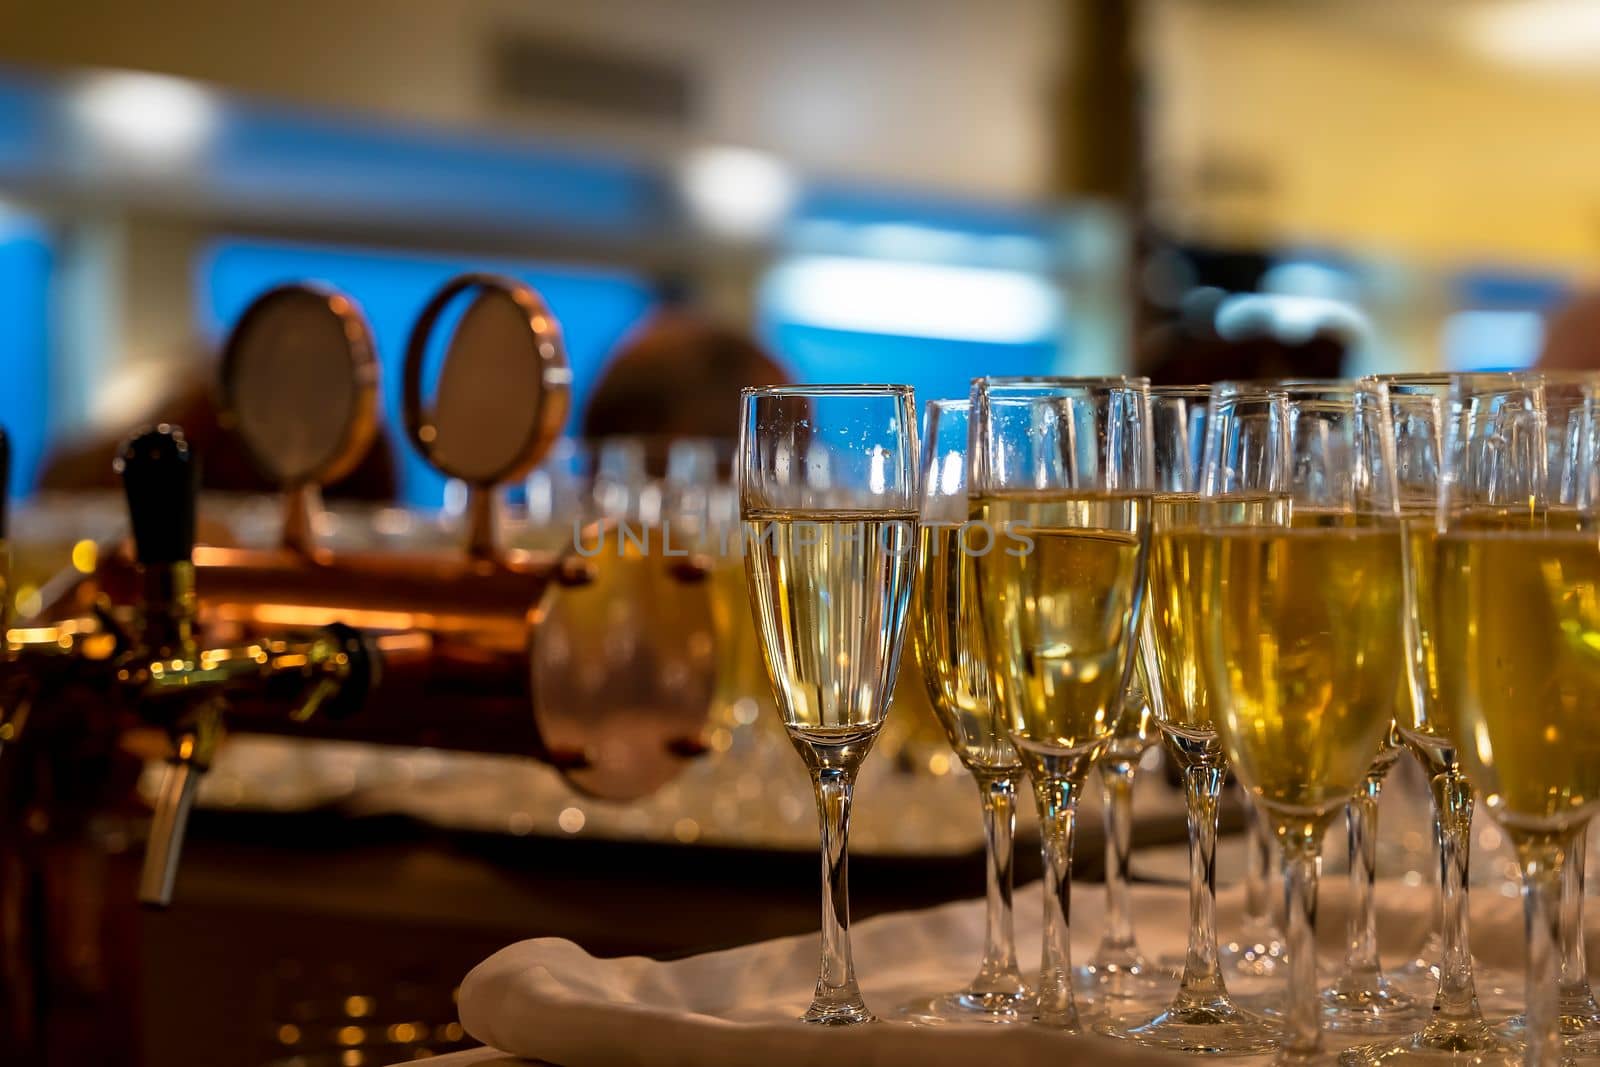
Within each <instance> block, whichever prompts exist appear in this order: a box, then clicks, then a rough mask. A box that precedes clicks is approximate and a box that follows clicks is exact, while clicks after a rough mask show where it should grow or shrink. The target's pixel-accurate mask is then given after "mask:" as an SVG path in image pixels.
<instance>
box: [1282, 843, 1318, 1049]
mask: <svg viewBox="0 0 1600 1067" xmlns="http://www.w3.org/2000/svg"><path fill="white" fill-rule="evenodd" d="M1321 838H1322V834H1321V833H1320V832H1316V831H1314V830H1313V829H1312V828H1310V827H1308V828H1306V830H1305V832H1304V833H1292V834H1289V835H1286V836H1285V837H1284V849H1283V851H1284V875H1285V877H1284V906H1285V910H1286V911H1287V913H1288V917H1289V929H1288V940H1289V1001H1288V1005H1287V1007H1286V1009H1285V1013H1284V1014H1285V1023H1286V1026H1287V1031H1286V1033H1285V1034H1284V1044H1283V1048H1284V1051H1285V1052H1287V1053H1290V1054H1291V1055H1310V1054H1313V1053H1315V1052H1317V1051H1318V1050H1319V1049H1320V1048H1321V1046H1322V1026H1321V1004H1322V999H1321V996H1320V995H1319V993H1318V991H1317V879H1318V877H1319V876H1320V875H1321V873H1322V841H1321Z"/></svg>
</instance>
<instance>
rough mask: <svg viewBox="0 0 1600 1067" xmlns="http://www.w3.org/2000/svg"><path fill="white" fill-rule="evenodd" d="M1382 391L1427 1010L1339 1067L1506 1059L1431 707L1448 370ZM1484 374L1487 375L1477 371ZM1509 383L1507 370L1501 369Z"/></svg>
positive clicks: (1437, 719)
mask: <svg viewBox="0 0 1600 1067" xmlns="http://www.w3.org/2000/svg"><path fill="white" fill-rule="evenodd" d="M1378 380H1380V381H1382V382H1383V383H1384V385H1385V386H1386V388H1387V390H1388V395H1389V411H1390V422H1391V425H1392V427H1393V430H1394V442H1395V482H1396V487H1397V495H1398V498H1399V503H1400V514H1401V525H1402V527H1403V528H1404V531H1405V548H1406V586H1405V593H1406V626H1405V638H1406V662H1407V668H1408V669H1407V671H1406V677H1407V681H1408V684H1409V689H1410V699H1409V701H1407V702H1406V703H1404V704H1403V705H1402V707H1401V709H1400V712H1399V713H1398V714H1397V716H1396V718H1397V723H1398V725H1399V730H1400V735H1401V739H1402V740H1403V742H1404V743H1405V746H1406V748H1407V749H1409V750H1410V752H1411V754H1412V755H1413V756H1415V757H1416V759H1417V761H1418V762H1419V763H1420V764H1421V765H1422V767H1423V770H1424V771H1425V772H1426V773H1427V775H1428V779H1429V784H1430V787H1431V792H1432V794H1433V804H1434V834H1435V838H1436V840H1437V844H1438V848H1439V907H1440V922H1439V930H1438V934H1439V944H1440V950H1439V955H1438V958H1439V978H1438V990H1437V992H1436V993H1435V995H1434V1000H1433V1011H1432V1013H1431V1015H1430V1017H1429V1019H1428V1022H1427V1023H1426V1025H1424V1026H1423V1027H1422V1028H1421V1029H1420V1030H1418V1031H1416V1032H1415V1033H1412V1034H1410V1035H1408V1036H1406V1037H1403V1038H1400V1039H1399V1040H1397V1041H1392V1042H1386V1043H1377V1044H1371V1045H1365V1046H1358V1047H1356V1048H1352V1049H1347V1050H1345V1051H1344V1052H1343V1053H1342V1054H1341V1055H1340V1062H1341V1063H1342V1064H1344V1065H1345V1067H1369V1065H1378V1064H1389V1063H1395V1062H1429V1063H1452V1062H1458V1063H1467V1062H1471V1063H1473V1064H1475V1065H1480V1067H1481V1065H1486V1064H1507V1063H1510V1062H1512V1061H1514V1060H1515V1059H1516V1055H1515V1052H1514V1050H1512V1049H1511V1048H1510V1046H1509V1045H1507V1044H1506V1043H1505V1042H1504V1041H1502V1040H1501V1039H1500V1038H1499V1037H1497V1036H1496V1035H1495V1033H1494V1031H1493V1029H1492V1028H1491V1027H1490V1026H1489V1025H1488V1024H1486V1023H1485V1022H1484V1019H1483V1013H1482V1011H1481V1010H1480V1009H1479V1007H1478V996H1477V991H1476V986H1475V982H1474V978H1473V961H1472V951H1471V944H1470V937H1469V930H1470V925H1469V910H1468V907H1467V894H1468V888H1469V883H1468V879H1467V870H1468V860H1469V858H1470V855H1471V847H1472V832H1471V831H1472V808H1473V802H1472V786H1471V783H1470V782H1468V781H1467V779H1466V775H1465V772H1464V771H1463V770H1462V768H1461V762H1460V758H1459V751H1458V749H1457V746H1456V742H1455V741H1454V739H1453V737H1452V734H1451V732H1450V730H1449V728H1448V725H1447V722H1446V716H1445V715H1444V713H1443V709H1442V708H1441V707H1440V704H1439V700H1440V696H1439V678H1438V659H1437V656H1436V653H1435V640H1434V634H1435V629H1436V626H1435V624H1434V621H1433V615H1432V604H1433V558H1434V513H1435V510H1436V508H1437V506H1438V494H1439V479H1440V475H1441V458H1442V454H1443V448H1444V444H1443V432H1444V425H1445V421H1446V419H1447V418H1448V411H1449V407H1448V405H1449V394H1450V383H1451V377H1450V376H1449V375H1443V374H1439V375H1392V376H1384V377H1383V378H1381V379H1378ZM1485 380H1487V377H1486V378H1485ZM1505 381H1506V382H1507V383H1508V384H1509V383H1510V382H1511V381H1512V379H1511V378H1510V377H1509V376H1508V377H1507V378H1506V379H1505Z"/></svg>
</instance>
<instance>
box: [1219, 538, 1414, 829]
mask: <svg viewBox="0 0 1600 1067" xmlns="http://www.w3.org/2000/svg"><path fill="white" fill-rule="evenodd" d="M1348 521H1349V520H1346V519H1342V518H1339V519H1332V520H1330V521H1328V522H1323V521H1322V520H1321V518H1320V517H1319V516H1316V515H1315V514H1313V515H1310V516H1300V515H1297V516H1296V523H1297V528H1290V529H1285V528H1281V527H1279V528H1259V527H1257V528H1234V529H1218V530H1214V531H1212V532H1211V533H1209V534H1208V535H1207V544H1206V553H1207V555H1208V557H1209V558H1208V559H1207V560H1206V561H1204V563H1203V564H1202V566H1203V567H1205V568H1210V580H1209V582H1208V583H1207V586H1206V596H1207V597H1208V599H1209V600H1210V604H1209V610H1208V611H1207V613H1206V615H1207V637H1206V640H1205V642H1204V644H1205V648H1204V653H1205V654H1204V665H1205V672H1206V685H1207V687H1208V689H1209V691H1210V696H1211V701H1212V715H1213V722H1214V724H1215V726H1216V729H1217V732H1218V734H1219V735H1220V736H1221V739H1222V744H1223V749H1224V751H1225V752H1226V753H1227V757H1228V761H1229V763H1230V764H1231V765H1232V766H1233V768H1234V772H1235V773H1236V774H1237V775H1238V777H1239V780H1240V782H1241V783H1243V785H1244V786H1245V788H1246V789H1248V790H1250V792H1251V793H1252V794H1254V796H1255V797H1256V799H1257V801H1258V802H1259V803H1261V804H1262V806H1263V807H1265V808H1266V809H1267V811H1268V813H1269V814H1271V815H1272V816H1274V817H1275V819H1276V820H1277V821H1278V822H1279V823H1280V825H1282V826H1310V827H1313V828H1315V827H1317V826H1320V825H1323V824H1325V823H1326V821H1327V819H1329V818H1331V816H1332V815H1333V813H1334V812H1335V811H1336V810H1338V809H1339V808H1340V807H1342V806H1343V805H1344V803H1345V801H1347V800H1348V799H1349V798H1350V794H1351V793H1353V792H1354V791H1355V789H1356V787H1357V786H1358V785H1359V784H1360V782H1361V781H1362V779H1363V778H1364V777H1365V776H1366V773H1367V769H1368V767H1369V766H1371V764H1372V762H1373V759H1374V758H1375V757H1376V756H1377V755H1378V752H1379V749H1380V746H1381V745H1382V744H1383V742H1384V740H1385V738H1386V737H1387V735H1388V733H1389V730H1390V727H1391V725H1392V723H1393V718H1394V702H1395V696H1396V689H1397V684H1398V681H1397V680H1398V679H1399V678H1400V675H1401V672H1402V671H1403V670H1404V646H1403V643H1402V636H1401V630H1402V614H1403V610H1404V605H1403V602H1402V599H1403V598H1402V592H1401V554H1402V553H1401V543H1400V542H1401V537H1400V533H1399V529H1398V527H1397V526H1375V527H1359V526H1353V525H1347V523H1348Z"/></svg>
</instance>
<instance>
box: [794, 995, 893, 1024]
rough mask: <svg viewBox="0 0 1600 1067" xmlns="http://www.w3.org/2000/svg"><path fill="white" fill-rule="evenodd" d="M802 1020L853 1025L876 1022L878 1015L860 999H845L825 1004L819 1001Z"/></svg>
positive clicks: (804, 1021)
mask: <svg viewBox="0 0 1600 1067" xmlns="http://www.w3.org/2000/svg"><path fill="white" fill-rule="evenodd" d="M800 1021H801V1022H803V1023H816V1024H817V1025H818V1026H853V1025H855V1024H856V1023H875V1022H877V1021H878V1017H877V1016H876V1015H874V1014H872V1012H871V1011H869V1010H868V1009H867V1005H866V1004H865V1003H864V1002H862V1001H860V1000H854V1001H845V1002H844V1003H842V1004H824V1003H822V1002H820V1001H817V1002H815V1003H813V1004H812V1005H811V1007H809V1008H807V1009H806V1013H805V1014H804V1015H802V1016H800Z"/></svg>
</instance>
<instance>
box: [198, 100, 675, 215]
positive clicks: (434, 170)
mask: <svg viewBox="0 0 1600 1067" xmlns="http://www.w3.org/2000/svg"><path fill="white" fill-rule="evenodd" d="M208 164H209V177H210V179H211V182H212V187H213V188H214V189H215V190H217V191H219V192H220V193H222V194H223V195H225V196H236V197H239V198H241V199H245V200H249V201H256V202H273V203H287V204H296V203H298V204H301V205H306V204H309V205H311V206H313V207H314V208H315V209H316V210H318V211H330V210H340V211H345V212H355V213H356V214H357V215H362V216H370V215H373V214H378V213H382V214H385V215H387V214H392V213H393V212H395V211H397V210H399V211H404V210H408V209H409V210H414V209H420V208H426V209H427V214H426V216H424V217H425V218H426V219H427V221H428V223H429V224H430V225H436V226H448V225H450V224H452V223H456V222H466V221H478V222H482V221H486V220H487V221H493V222H495V223H496V224H499V225H505V226H524V227H526V226H543V227H548V228H551V229H560V230H566V231H577V230H585V231H601V232H606V233H610V234H614V235H619V236H621V235H626V234H629V233H633V232H638V231H641V230H644V229H647V228H654V227H658V226H660V225H661V223H662V221H663V219H664V217H665V216H666V215H667V213H668V212H670V211H671V206H670V205H671V195H672V194H671V190H670V186H669V184H668V183H667V181H666V179H665V178H664V177H663V176H662V175H660V174H657V173H655V172H653V171H651V170H649V169H647V168H645V167H643V166H641V165H639V164H637V163H634V162H632V161H629V160H623V159H620V158H614V157H610V156H607V155H604V154H601V153H597V152H579V151H574V150H568V149H561V148H555V147H550V146H543V145H535V144H528V143H526V142H508V141H505V140H497V139H493V138H489V137H485V136H482V135H471V134H460V133H454V132H449V131H441V130H434V129H427V128H424V127H418V126H415V125H402V124H399V123H384V122H373V121H371V120H370V119H369V120H363V121H355V120H352V119H342V118H324V117H320V116H310V115H306V114H305V113H303V112H296V111H290V110H285V109H278V108H271V107H265V106H262V105H258V104H250V105H246V104H241V103H233V104H230V105H229V108H228V122H227V123H226V125H225V126H224V127H223V129H222V131H221V133H220V135H219V136H218V138H217V141H216V143H215V144H214V145H213V146H212V149H211V152H210V156H209V160H208Z"/></svg>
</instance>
